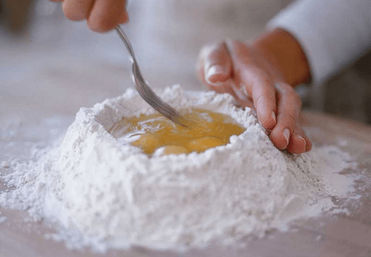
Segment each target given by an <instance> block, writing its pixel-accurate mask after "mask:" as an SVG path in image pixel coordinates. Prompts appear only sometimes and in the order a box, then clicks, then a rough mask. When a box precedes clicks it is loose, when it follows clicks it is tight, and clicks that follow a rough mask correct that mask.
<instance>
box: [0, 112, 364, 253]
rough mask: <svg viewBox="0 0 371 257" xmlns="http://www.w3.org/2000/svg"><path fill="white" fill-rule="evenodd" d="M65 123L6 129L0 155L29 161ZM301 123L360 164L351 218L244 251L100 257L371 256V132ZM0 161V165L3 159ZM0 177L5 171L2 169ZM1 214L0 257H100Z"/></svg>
mask: <svg viewBox="0 0 371 257" xmlns="http://www.w3.org/2000/svg"><path fill="white" fill-rule="evenodd" d="M69 120H70V119H69V118H68V117H64V118H55V117H54V118H53V119H50V118H49V119H45V120H42V121H40V122H39V123H38V126H35V124H32V123H33V122H29V123H21V125H19V124H18V125H19V126H16V125H14V124H13V125H12V124H10V125H9V127H8V128H11V127H12V126H13V130H14V131H17V132H16V133H15V134H18V135H19V136H18V137H16V138H14V136H13V137H12V135H9V137H8V139H7V138H3V140H2V141H0V147H1V149H2V152H4V150H7V149H6V148H5V147H7V146H8V147H9V148H8V150H9V151H8V153H7V154H6V155H7V158H11V156H12V155H16V154H17V152H18V154H19V155H18V156H13V157H17V158H27V148H30V145H32V144H37V143H38V142H44V143H47V141H48V138H52V137H53V136H55V135H57V134H61V133H63V129H64V128H65V127H66V125H67V124H68V123H69V122H70V121H69ZM304 123H305V124H306V127H307V131H308V132H309V134H310V136H311V138H312V139H313V141H314V143H315V144H333V145H338V146H339V147H341V148H342V149H344V150H346V151H347V152H349V153H351V155H352V156H353V157H354V158H355V160H356V161H357V162H358V168H357V172H356V173H357V174H361V175H362V179H361V180H360V181H358V182H357V188H358V189H357V193H359V194H360V195H361V198H360V200H356V201H354V203H350V205H349V204H348V205H347V206H348V208H349V210H350V214H349V215H345V214H338V215H335V216H329V215H323V216H321V217H318V218H315V219H310V220H299V221H297V222H295V224H293V225H292V227H291V228H290V230H289V231H287V232H278V231H271V232H269V233H268V234H267V235H266V236H265V237H264V238H260V239H250V240H248V241H247V244H246V246H245V247H243V248H238V247H233V246H231V247H220V246H210V247H209V248H207V249H202V250H200V249H193V250H190V251H188V252H186V253H181V254H180V253H176V252H169V251H161V252H160V251H152V250H149V249H144V248H132V249H130V250H126V251H110V252H108V253H106V254H105V255H104V256H133V257H135V256H138V257H139V256H183V255H184V256H213V257H215V256H267V257H268V256H286V257H289V256H301V257H306V256H325V257H330V256H337V257H342V256H352V257H354V256H364V257H369V256H371V158H370V156H371V138H370V136H369V135H370V134H371V127H369V126H365V125H362V124H359V123H354V122H350V121H347V120H343V119H338V118H334V117H330V116H326V115H323V114H318V113H311V112H306V113H305V114H304ZM14 127H17V129H14ZM8 131H9V132H10V130H8ZM38 132H40V133H38ZM3 133H5V132H4V131H3ZM10 134H11V133H10ZM40 134H41V135H42V136H40ZM4 135H5V134H3V136H4ZM13 135H14V133H13ZM42 137H44V139H41V138H42ZM12 138H13V140H14V142H13V144H11V140H12ZM11 145H13V147H11ZM22 147H23V148H22ZM21 148H22V149H21ZM1 158H2V159H4V156H1ZM1 172H7V171H6V170H5V169H4V168H2V170H1ZM0 211H1V214H2V215H3V216H6V217H7V220H6V222H4V223H1V224H0V256H2V257H3V256H4V257H23V256H27V257H34V256H35V257H36V256H37V257H44V256H45V257H46V256H56V257H59V256H60V257H62V256H71V257H72V256H76V257H77V256H81V257H82V256H101V255H99V254H93V253H91V252H89V251H88V250H85V251H71V250H68V249H67V248H66V247H65V246H64V244H63V243H61V242H55V241H53V240H50V239H46V238H45V235H46V234H50V233H51V232H53V229H52V228H48V227H47V226H46V225H45V224H43V223H42V222H39V223H32V222H25V221H24V219H25V218H27V214H26V212H22V211H14V210H6V209H0Z"/></svg>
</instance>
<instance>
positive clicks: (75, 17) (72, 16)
mask: <svg viewBox="0 0 371 257" xmlns="http://www.w3.org/2000/svg"><path fill="white" fill-rule="evenodd" d="M63 13H64V16H66V18H67V19H69V20H72V21H80V20H83V19H85V18H86V17H85V15H84V13H83V12H79V11H74V10H72V9H71V8H68V7H63Z"/></svg>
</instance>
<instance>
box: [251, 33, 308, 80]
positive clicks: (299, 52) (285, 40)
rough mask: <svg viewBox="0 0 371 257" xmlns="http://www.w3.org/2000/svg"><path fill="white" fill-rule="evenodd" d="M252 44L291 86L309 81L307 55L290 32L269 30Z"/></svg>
mask: <svg viewBox="0 0 371 257" xmlns="http://www.w3.org/2000/svg"><path fill="white" fill-rule="evenodd" d="M252 46H253V47H254V48H255V49H256V50H257V51H258V52H259V54H262V55H263V56H264V57H265V59H266V60H267V61H268V62H269V64H270V65H271V66H272V67H273V69H274V70H276V71H277V72H278V73H279V75H280V76H281V77H282V79H283V81H284V82H286V83H288V84H290V85H292V86H297V85H299V84H302V83H306V82H309V80H310V68H309V63H308V60H307V57H306V55H305V53H304V51H303V49H302V47H301V45H300V43H299V42H298V41H297V40H296V39H295V38H294V37H293V36H292V35H291V34H290V33H288V32H286V31H285V30H282V29H275V30H272V31H269V32H267V33H265V34H263V35H262V36H260V37H259V38H258V39H256V40H255V41H254V42H253V44H252Z"/></svg>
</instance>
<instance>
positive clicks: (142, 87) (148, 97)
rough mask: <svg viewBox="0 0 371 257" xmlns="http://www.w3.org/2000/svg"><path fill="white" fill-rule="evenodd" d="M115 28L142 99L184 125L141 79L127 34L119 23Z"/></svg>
mask: <svg viewBox="0 0 371 257" xmlns="http://www.w3.org/2000/svg"><path fill="white" fill-rule="evenodd" d="M115 29H116V31H117V33H118V34H119V36H120V38H121V39H122V41H123V42H124V44H125V46H126V49H127V50H128V52H129V54H130V56H131V58H130V60H131V62H132V73H133V80H134V84H135V88H136V89H137V91H138V93H139V95H140V96H141V97H142V98H143V99H144V101H146V102H147V103H148V104H149V105H150V106H152V107H153V108H154V109H155V110H157V111H158V112H159V113H161V114H162V115H164V116H165V117H166V118H168V119H170V120H172V121H173V122H175V123H178V124H180V125H182V126H185V124H184V122H182V121H183V119H182V117H181V115H180V114H179V113H178V112H177V111H176V110H175V109H174V108H173V107H171V106H170V105H168V104H167V103H165V102H164V101H162V100H161V98H160V97H158V96H157V95H156V94H155V92H153V90H152V89H151V88H150V87H149V86H148V84H147V82H146V81H145V80H144V79H143V76H142V73H141V72H140V69H139V66H138V62H137V60H136V58H135V54H134V50H133V47H132V45H131V43H130V41H129V38H128V36H127V35H126V34H125V32H124V31H123V30H122V29H121V27H120V25H117V26H116V27H115Z"/></svg>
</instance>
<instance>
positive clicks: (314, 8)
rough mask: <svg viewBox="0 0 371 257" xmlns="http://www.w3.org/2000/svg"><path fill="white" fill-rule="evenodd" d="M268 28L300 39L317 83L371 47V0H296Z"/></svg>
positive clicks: (314, 80) (314, 81)
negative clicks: (276, 29)
mask: <svg viewBox="0 0 371 257" xmlns="http://www.w3.org/2000/svg"><path fill="white" fill-rule="evenodd" d="M268 28H271V29H273V28H282V29H284V30H286V31H288V32H290V33H291V34H292V35H293V36H294V37H295V38H296V39H297V40H298V41H299V43H300V44H301V46H302V47H303V50H304V52H305V54H306V56H307V58H308V61H309V65H310V69H311V75H312V80H313V83H316V84H318V83H320V82H322V81H324V80H325V79H326V78H328V77H329V76H331V75H333V74H334V73H335V72H337V71H339V70H340V69H341V68H343V67H344V66H345V65H347V64H349V63H351V62H353V61H354V60H356V59H358V58H359V57H360V56H361V55H362V54H364V53H365V52H366V51H367V50H369V49H370V48H371V0H298V1H296V2H295V3H293V4H291V5H290V6H288V7H287V8H286V9H284V10H283V11H281V12H280V13H279V14H278V15H277V16H276V17H274V18H273V19H272V20H271V21H270V22H269V23H268Z"/></svg>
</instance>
